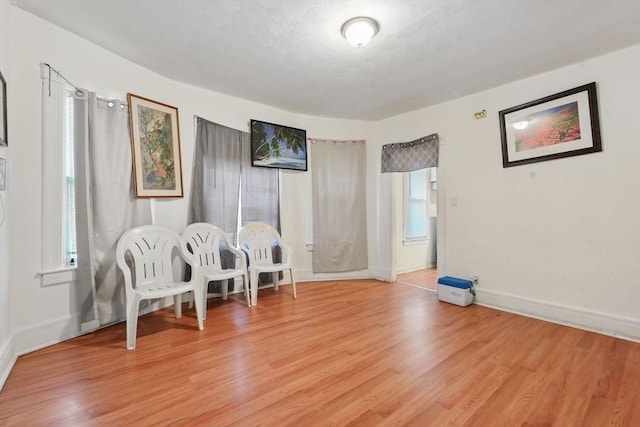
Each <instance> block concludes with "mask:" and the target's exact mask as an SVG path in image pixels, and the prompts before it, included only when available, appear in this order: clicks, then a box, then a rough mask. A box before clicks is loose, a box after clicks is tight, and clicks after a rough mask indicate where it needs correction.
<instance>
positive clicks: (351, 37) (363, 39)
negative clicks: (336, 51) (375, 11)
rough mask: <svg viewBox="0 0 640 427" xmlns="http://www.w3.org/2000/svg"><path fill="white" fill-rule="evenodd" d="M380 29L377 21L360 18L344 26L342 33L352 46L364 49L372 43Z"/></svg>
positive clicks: (351, 20)
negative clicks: (363, 47)
mask: <svg viewBox="0 0 640 427" xmlns="http://www.w3.org/2000/svg"><path fill="white" fill-rule="evenodd" d="M379 29H380V25H379V24H378V21H376V20H375V19H373V18H369V17H366V16H358V17H356V18H351V19H349V20H348V21H347V22H345V23H344V24H342V29H341V31H342V35H343V36H344V38H345V39H347V41H348V42H349V43H350V44H352V45H353V46H355V47H362V46H364V45H365V44H367V43H369V41H371V39H372V38H373V36H375V35H376V33H377V32H378V30H379Z"/></svg>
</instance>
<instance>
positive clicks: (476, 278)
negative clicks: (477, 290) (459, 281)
mask: <svg viewBox="0 0 640 427" xmlns="http://www.w3.org/2000/svg"><path fill="white" fill-rule="evenodd" d="M471 281H472V282H473V284H474V285H477V284H478V276H473V277H472V278H471Z"/></svg>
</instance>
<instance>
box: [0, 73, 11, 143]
mask: <svg viewBox="0 0 640 427" xmlns="http://www.w3.org/2000/svg"><path fill="white" fill-rule="evenodd" d="M0 84H1V85H2V88H0V145H1V146H5V147H6V146H8V145H9V140H8V139H7V82H6V80H5V79H4V76H3V75H2V73H1V72H0Z"/></svg>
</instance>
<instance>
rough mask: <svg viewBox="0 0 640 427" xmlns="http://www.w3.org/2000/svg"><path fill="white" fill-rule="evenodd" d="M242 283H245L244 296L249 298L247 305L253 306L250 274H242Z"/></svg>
mask: <svg viewBox="0 0 640 427" xmlns="http://www.w3.org/2000/svg"><path fill="white" fill-rule="evenodd" d="M242 280H243V282H242V284H243V285H244V296H245V297H246V298H247V307H251V297H250V296H249V275H248V274H246V273H245V274H243V275H242Z"/></svg>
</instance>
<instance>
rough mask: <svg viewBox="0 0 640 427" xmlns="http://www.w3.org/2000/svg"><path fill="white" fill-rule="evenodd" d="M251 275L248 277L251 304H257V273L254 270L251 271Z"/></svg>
mask: <svg viewBox="0 0 640 427" xmlns="http://www.w3.org/2000/svg"><path fill="white" fill-rule="evenodd" d="M250 274H251V277H250V278H249V283H250V284H251V305H252V306H254V307H255V306H257V305H258V277H259V274H258V272H256V271H255V270H252V271H251V273H250Z"/></svg>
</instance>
